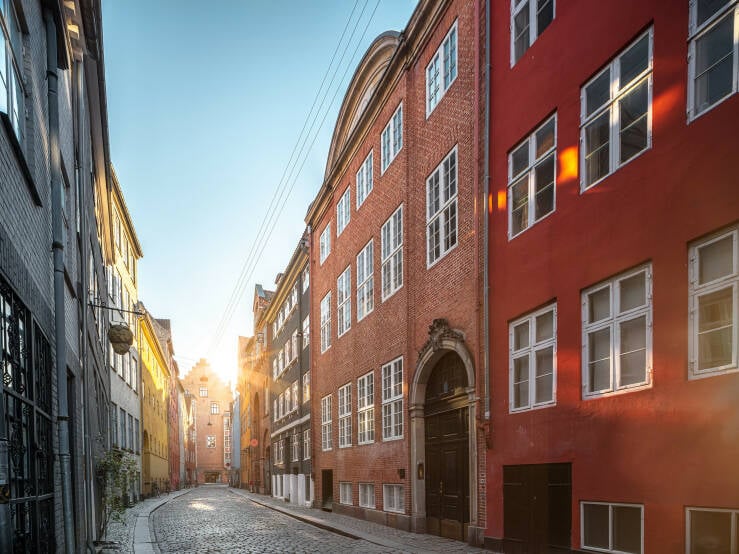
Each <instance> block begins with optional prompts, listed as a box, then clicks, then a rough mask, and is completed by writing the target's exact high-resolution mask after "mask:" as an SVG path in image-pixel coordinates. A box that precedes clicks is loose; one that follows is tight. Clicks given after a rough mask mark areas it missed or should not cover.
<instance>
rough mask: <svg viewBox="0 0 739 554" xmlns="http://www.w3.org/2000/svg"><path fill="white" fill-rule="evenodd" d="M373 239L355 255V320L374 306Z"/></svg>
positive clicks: (361, 317) (362, 316)
mask: <svg viewBox="0 0 739 554" xmlns="http://www.w3.org/2000/svg"><path fill="white" fill-rule="evenodd" d="M374 244H375V243H374V241H373V240H370V241H369V242H368V243H367V245H366V246H365V247H364V248H362V251H361V252H360V253H359V254H358V255H357V321H359V320H361V319H363V318H364V316H366V315H367V314H369V313H370V312H371V311H372V310H373V309H374V307H375V277H374V257H375V256H374Z"/></svg>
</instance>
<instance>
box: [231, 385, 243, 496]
mask: <svg viewBox="0 0 739 554" xmlns="http://www.w3.org/2000/svg"><path fill="white" fill-rule="evenodd" d="M229 484H230V485H231V486H232V487H239V488H240V487H241V395H240V394H239V391H238V390H237V391H236V393H235V395H234V400H233V402H231V476H230V479H229Z"/></svg>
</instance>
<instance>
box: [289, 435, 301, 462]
mask: <svg viewBox="0 0 739 554" xmlns="http://www.w3.org/2000/svg"><path fill="white" fill-rule="evenodd" d="M291 447H292V454H293V456H292V461H293V462H298V461H300V433H299V432H298V431H297V430H296V431H294V432H293V436H292V441H291Z"/></svg>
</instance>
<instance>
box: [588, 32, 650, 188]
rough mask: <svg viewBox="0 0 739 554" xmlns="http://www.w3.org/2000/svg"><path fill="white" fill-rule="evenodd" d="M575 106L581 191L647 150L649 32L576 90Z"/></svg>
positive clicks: (648, 144) (648, 129)
mask: <svg viewBox="0 0 739 554" xmlns="http://www.w3.org/2000/svg"><path fill="white" fill-rule="evenodd" d="M580 106H581V111H580V122H581V123H580V125H581V127H580V143H581V147H580V152H581V160H580V161H581V168H580V170H581V188H582V189H583V190H585V189H587V188H588V187H590V186H592V185H594V184H595V183H597V182H598V181H600V180H601V179H603V178H604V177H606V176H607V175H609V174H610V173H613V172H614V171H616V170H617V169H618V168H619V167H621V166H622V165H623V164H625V163H626V162H628V161H629V160H631V159H632V158H633V157H634V156H636V155H637V154H639V153H641V152H643V151H644V150H646V149H648V148H650V146H651V142H652V110H651V106H652V29H651V28H650V29H649V30H648V31H647V32H645V33H644V34H643V35H641V36H640V37H639V38H638V39H637V40H636V41H634V42H633V43H632V44H631V45H629V46H628V47H627V48H626V49H625V50H624V51H623V52H621V53H620V54H619V55H618V56H616V58H615V59H614V60H613V61H612V62H611V63H610V64H608V65H607V66H606V67H605V68H604V69H603V70H602V71H600V72H599V73H598V74H597V75H596V76H595V77H593V78H592V79H591V80H590V81H589V82H588V83H587V84H586V85H585V86H584V87H582V91H581V102H580Z"/></svg>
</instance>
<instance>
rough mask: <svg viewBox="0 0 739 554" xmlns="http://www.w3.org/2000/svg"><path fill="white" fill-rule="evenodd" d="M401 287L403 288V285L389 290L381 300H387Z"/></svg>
mask: <svg viewBox="0 0 739 554" xmlns="http://www.w3.org/2000/svg"><path fill="white" fill-rule="evenodd" d="M402 288H403V285H400V286H399V287H398V288H397V289H395V290H393V291H391V292H390V293H389V294H388V295H387V296H383V297H382V301H383V302H385V301H386V300H389V299H390V298H392V297H393V296H394V295H395V293H396V292H398V291H399V290H400V289H402Z"/></svg>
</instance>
